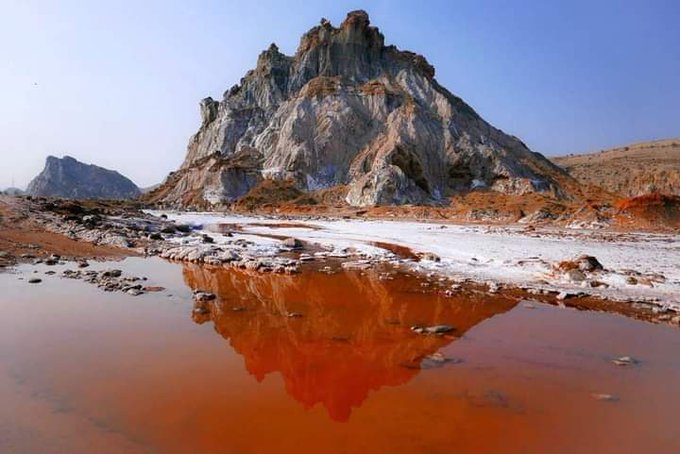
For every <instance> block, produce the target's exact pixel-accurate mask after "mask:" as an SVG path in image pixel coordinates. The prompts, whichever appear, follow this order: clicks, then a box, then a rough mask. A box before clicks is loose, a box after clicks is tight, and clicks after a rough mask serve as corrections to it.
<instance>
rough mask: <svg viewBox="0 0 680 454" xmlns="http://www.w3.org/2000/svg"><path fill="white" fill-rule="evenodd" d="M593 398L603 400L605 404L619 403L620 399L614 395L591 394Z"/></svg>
mask: <svg viewBox="0 0 680 454" xmlns="http://www.w3.org/2000/svg"><path fill="white" fill-rule="evenodd" d="M591 396H592V397H593V399H596V400H601V401H603V402H617V401H618V400H619V398H618V397H616V396H614V395H612V394H603V393H593V394H591Z"/></svg>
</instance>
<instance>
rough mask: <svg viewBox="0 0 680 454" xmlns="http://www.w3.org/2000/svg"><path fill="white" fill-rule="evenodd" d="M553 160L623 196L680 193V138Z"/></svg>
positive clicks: (583, 177)
mask: <svg viewBox="0 0 680 454" xmlns="http://www.w3.org/2000/svg"><path fill="white" fill-rule="evenodd" d="M553 162H555V163H556V164H557V165H559V166H561V167H563V168H564V169H565V170H567V171H568V172H569V173H570V174H571V175H572V176H573V177H575V178H576V179H577V180H580V181H582V182H584V183H587V184H591V185H595V186H599V187H601V188H603V189H605V190H607V191H609V192H612V193H615V194H619V195H621V196H625V197H635V196H639V195H643V194H648V193H651V192H659V193H663V194H672V195H680V139H669V140H657V141H653V142H644V143H637V144H633V145H628V146H624V147H618V148H612V149H610V150H603V151H600V152H597V153H592V154H582V155H569V156H562V157H559V158H553Z"/></svg>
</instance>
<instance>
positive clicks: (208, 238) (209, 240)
mask: <svg viewBox="0 0 680 454" xmlns="http://www.w3.org/2000/svg"><path fill="white" fill-rule="evenodd" d="M202 240H203V242H204V243H207V244H212V243H214V242H215V240H214V239H213V237H211V236H210V235H206V234H203V236H202Z"/></svg>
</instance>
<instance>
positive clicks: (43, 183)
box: [26, 156, 141, 199]
mask: <svg viewBox="0 0 680 454" xmlns="http://www.w3.org/2000/svg"><path fill="white" fill-rule="evenodd" d="M26 193H27V194H29V195H33V196H49V197H62V198H66V199H130V198H134V197H137V196H139V195H140V194H141V192H140V191H139V188H137V186H135V184H134V183H133V182H132V181H130V180H129V179H127V178H125V177H124V176H123V175H121V174H119V173H118V172H115V171H113V170H108V169H104V168H102V167H98V166H95V165H92V164H84V163H82V162H80V161H77V160H76V159H74V158H72V157H70V156H64V157H63V158H61V159H59V158H56V157H54V156H48V157H47V160H46V161H45V168H44V169H43V171H42V172H40V174H38V176H36V177H35V178H34V179H33V180H32V181H31V182H30V183H29V185H28V188H27V189H26Z"/></svg>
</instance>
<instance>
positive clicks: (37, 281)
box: [28, 277, 42, 284]
mask: <svg viewBox="0 0 680 454" xmlns="http://www.w3.org/2000/svg"><path fill="white" fill-rule="evenodd" d="M41 282H42V279H40V278H37V277H32V278H30V279H29V280H28V283H29V284H40V283H41Z"/></svg>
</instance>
